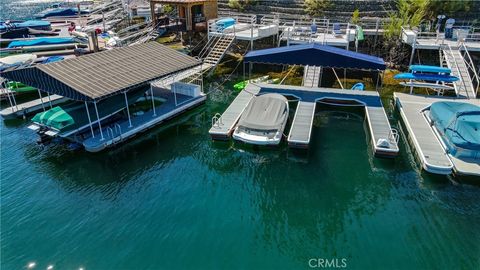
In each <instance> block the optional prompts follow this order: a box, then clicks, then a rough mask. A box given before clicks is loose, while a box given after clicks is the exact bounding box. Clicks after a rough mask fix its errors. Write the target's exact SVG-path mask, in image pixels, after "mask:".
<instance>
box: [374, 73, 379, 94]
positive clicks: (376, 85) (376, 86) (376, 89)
mask: <svg viewBox="0 0 480 270" xmlns="http://www.w3.org/2000/svg"><path fill="white" fill-rule="evenodd" d="M379 81H380V70H377V83H376V84H375V91H377V92H378V82H379Z"/></svg>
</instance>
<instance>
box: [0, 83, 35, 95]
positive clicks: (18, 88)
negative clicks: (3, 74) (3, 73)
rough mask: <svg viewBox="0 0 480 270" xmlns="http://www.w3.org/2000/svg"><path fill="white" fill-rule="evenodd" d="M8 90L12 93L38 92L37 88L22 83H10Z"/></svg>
mask: <svg viewBox="0 0 480 270" xmlns="http://www.w3.org/2000/svg"><path fill="white" fill-rule="evenodd" d="M7 88H8V90H10V91H14V92H17V93H26V92H33V91H37V88H35V87H32V86H28V85H26V84H24V83H21V82H8V83H7Z"/></svg>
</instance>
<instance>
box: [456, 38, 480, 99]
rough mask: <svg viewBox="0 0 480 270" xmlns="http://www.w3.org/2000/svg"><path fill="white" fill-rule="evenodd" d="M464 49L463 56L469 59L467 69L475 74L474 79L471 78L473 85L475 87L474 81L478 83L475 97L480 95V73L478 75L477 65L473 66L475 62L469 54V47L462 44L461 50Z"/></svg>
mask: <svg viewBox="0 0 480 270" xmlns="http://www.w3.org/2000/svg"><path fill="white" fill-rule="evenodd" d="M462 47H463V51H464V54H463V58H465V55H466V56H467V57H468V59H466V60H468V62H465V64H467V68H469V70H471V71H472V72H473V75H474V76H473V77H474V78H472V77H471V76H470V79H471V80H472V85H473V80H474V79H475V80H476V81H477V86H476V87H475V97H476V96H477V95H478V89H479V86H480V78H479V77H478V73H477V70H475V65H474V64H473V60H472V57H471V56H470V53H469V52H468V49H467V46H465V43H463V42H462V44H460V48H462ZM469 75H470V74H469Z"/></svg>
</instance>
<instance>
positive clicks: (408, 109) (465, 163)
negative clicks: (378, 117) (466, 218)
mask: <svg viewBox="0 0 480 270" xmlns="http://www.w3.org/2000/svg"><path fill="white" fill-rule="evenodd" d="M394 99H395V103H396V106H397V108H398V109H399V111H400V115H401V117H402V120H403V122H404V123H405V126H406V128H407V132H408V139H409V142H410V143H411V144H412V146H413V147H414V150H415V154H416V156H417V158H418V159H419V160H420V163H421V166H422V168H423V169H424V170H425V171H427V172H430V173H434V174H444V175H447V174H451V173H452V170H453V171H455V172H457V173H459V174H474V175H480V165H479V164H478V160H477V161H472V160H459V159H457V158H454V157H451V156H450V155H448V154H447V153H446V151H445V149H444V147H443V145H442V142H441V141H440V140H439V138H438V136H437V135H436V134H435V131H434V129H432V127H431V126H430V124H429V123H428V121H427V119H425V116H424V115H423V113H422V112H421V111H422V110H423V109H424V108H426V107H428V106H430V105H431V104H432V103H434V102H437V101H447V100H448V101H459V102H470V103H473V104H477V105H480V101H479V100H467V99H457V98H448V97H438V96H435V97H434V96H420V95H409V94H403V93H394Z"/></svg>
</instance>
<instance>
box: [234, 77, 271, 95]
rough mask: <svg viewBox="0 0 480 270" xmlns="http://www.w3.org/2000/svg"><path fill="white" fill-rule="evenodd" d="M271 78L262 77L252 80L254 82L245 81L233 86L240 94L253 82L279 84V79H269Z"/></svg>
mask: <svg viewBox="0 0 480 270" xmlns="http://www.w3.org/2000/svg"><path fill="white" fill-rule="evenodd" d="M268 78H269V76H268V75H266V76H262V77H258V78H256V79H252V80H245V81H240V82H238V83H236V84H234V85H233V88H234V89H235V90H236V91H237V92H238V91H241V90H243V89H244V88H245V87H246V86H247V84H248V83H249V82H252V83H260V82H261V83H278V82H279V81H280V79H279V78H275V79H270V80H269V79H268Z"/></svg>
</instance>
